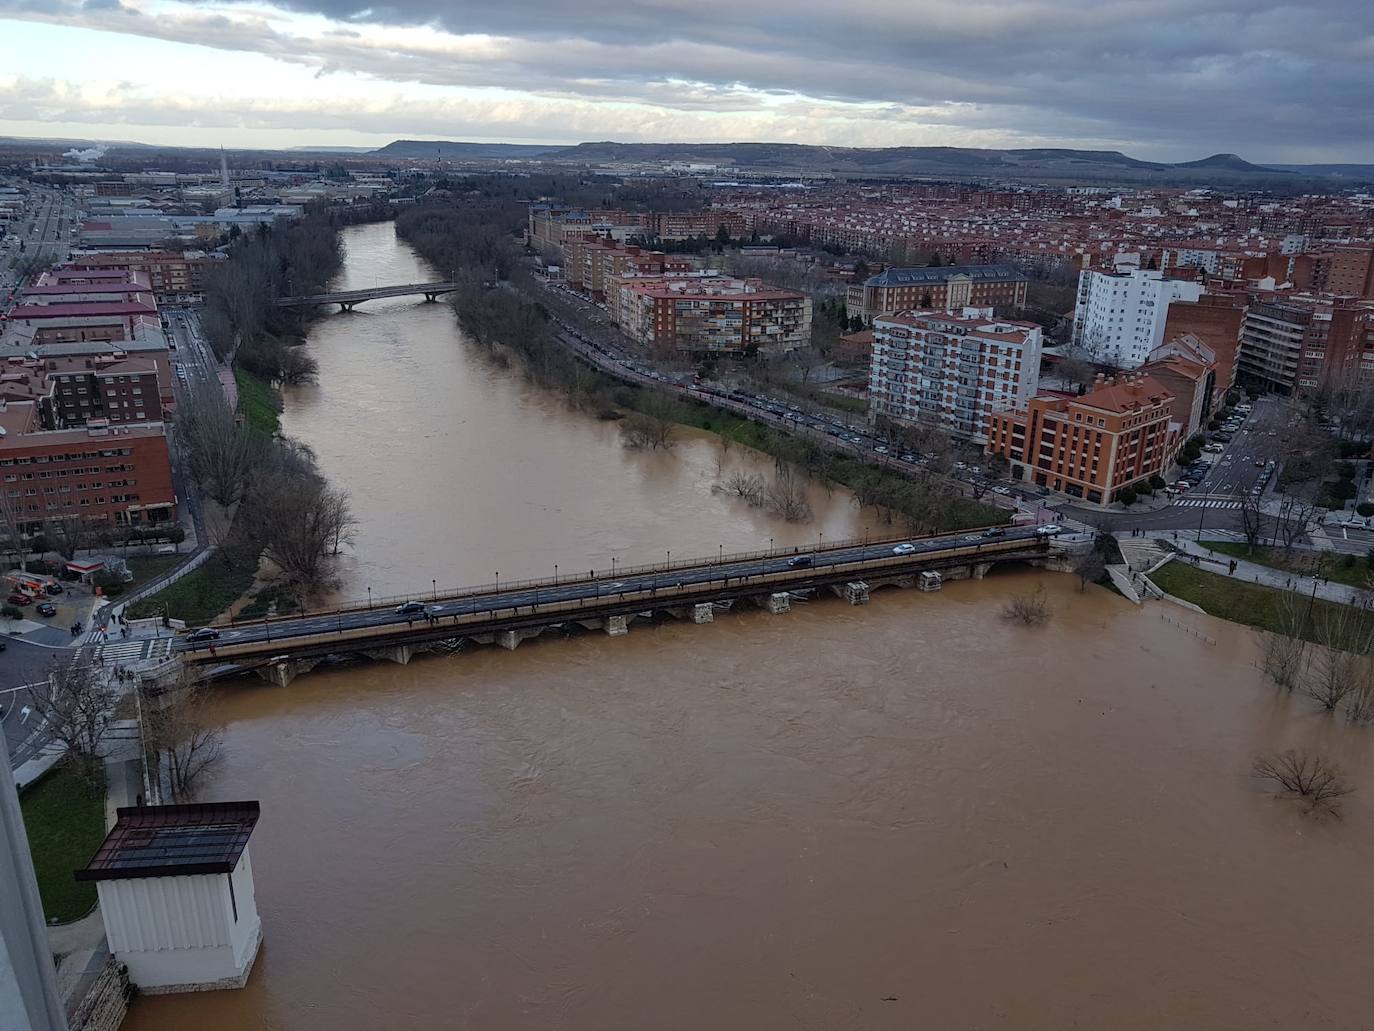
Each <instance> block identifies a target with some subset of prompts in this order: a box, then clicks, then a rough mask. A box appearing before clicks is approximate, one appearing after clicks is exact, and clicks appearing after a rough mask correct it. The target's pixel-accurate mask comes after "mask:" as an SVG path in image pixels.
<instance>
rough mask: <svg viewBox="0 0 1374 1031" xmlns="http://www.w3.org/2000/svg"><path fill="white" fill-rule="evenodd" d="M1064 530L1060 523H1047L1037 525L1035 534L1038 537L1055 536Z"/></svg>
mask: <svg viewBox="0 0 1374 1031" xmlns="http://www.w3.org/2000/svg"><path fill="white" fill-rule="evenodd" d="M1063 532H1064V528H1063V527H1062V526H1060V525H1059V524H1058V523H1046V524H1045V525H1044V526H1037V527H1036V528H1035V536H1037V537H1054V536H1056V535H1057V534H1061V533H1063Z"/></svg>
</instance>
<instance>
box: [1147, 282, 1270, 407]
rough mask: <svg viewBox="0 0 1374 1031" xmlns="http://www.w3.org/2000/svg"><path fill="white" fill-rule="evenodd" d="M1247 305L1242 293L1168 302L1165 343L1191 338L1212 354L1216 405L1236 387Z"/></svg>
mask: <svg viewBox="0 0 1374 1031" xmlns="http://www.w3.org/2000/svg"><path fill="white" fill-rule="evenodd" d="M1209 289H1210V287H1209ZM1248 304H1249V299H1248V298H1247V297H1246V295H1245V294H1244V293H1241V292H1228V293H1205V294H1203V295H1202V296H1201V297H1199V298H1198V299H1197V300H1196V301H1173V302H1171V303H1170V304H1169V308H1168V313H1167V315H1166V316H1165V319H1164V339H1165V340H1166V341H1168V340H1173V339H1175V338H1177V337H1181V336H1192V337H1196V338H1197V339H1198V340H1200V341H1201V342H1202V343H1203V344H1205V345H1206V346H1207V348H1208V349H1209V350H1210V351H1211V352H1212V354H1213V356H1214V361H1215V373H1216V397H1215V403H1217V404H1220V402H1221V399H1222V398H1223V397H1225V395H1226V391H1228V390H1230V389H1231V388H1232V387H1233V386H1235V383H1236V369H1237V364H1238V361H1239V358H1240V335H1241V330H1242V329H1243V328H1244V326H1245V309H1246V306H1247V305H1248Z"/></svg>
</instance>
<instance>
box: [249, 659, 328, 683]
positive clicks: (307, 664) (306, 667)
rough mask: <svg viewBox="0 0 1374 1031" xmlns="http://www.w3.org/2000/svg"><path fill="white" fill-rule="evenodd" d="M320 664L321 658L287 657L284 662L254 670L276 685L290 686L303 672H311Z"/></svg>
mask: <svg viewBox="0 0 1374 1031" xmlns="http://www.w3.org/2000/svg"><path fill="white" fill-rule="evenodd" d="M319 664H320V660H319V659H285V660H283V661H282V662H273V663H269V664H268V665H266V666H258V667H257V668H255V669H254V670H253V672H254V673H256V674H257V675H258V676H259V677H261V678H262V679H263V680H265V681H267V682H268V683H269V684H272V685H274V686H276V687H290V686H291V681H293V680H295V679H296V678H297V677H298V676H300V675H301V674H302V673H309V672H310V671H311V670H312V669H314V668H315V667H316V666H318V665H319Z"/></svg>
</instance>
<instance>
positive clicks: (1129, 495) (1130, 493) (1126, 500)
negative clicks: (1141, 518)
mask: <svg viewBox="0 0 1374 1031" xmlns="http://www.w3.org/2000/svg"><path fill="white" fill-rule="evenodd" d="M1116 500H1117V501H1119V502H1121V503H1122V504H1123V505H1134V504H1135V503H1136V496H1135V488H1134V487H1122V488H1121V490H1119V491H1117V494H1116Z"/></svg>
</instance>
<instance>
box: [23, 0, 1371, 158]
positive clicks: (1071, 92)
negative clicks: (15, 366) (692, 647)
mask: <svg viewBox="0 0 1374 1031" xmlns="http://www.w3.org/2000/svg"><path fill="white" fill-rule="evenodd" d="M0 4H3V5H4V7H3V9H0V18H3V19H4V21H5V24H6V28H7V30H8V40H9V43H10V55H9V56H10V61H9V66H8V67H7V69H6V72H5V73H4V74H3V75H0V97H3V98H4V101H5V103H4V105H3V108H0V111H3V117H0V134H3V135H12V136H19V137H30V138H32V137H52V136H58V137H69V138H73V139H83V140H86V139H99V138H101V137H112V138H116V139H119V138H123V139H128V140H131V141H136V142H140V143H146V144H147V145H150V146H191V147H218V146H225V147H232V148H234V149H254V150H288V149H298V148H301V147H330V146H334V147H369V148H374V149H375V148H377V147H380V146H384V145H385V144H386V143H388V142H391V141H392V140H394V139H420V140H426V141H433V142H444V141H462V142H510V143H528V144H532V145H571V144H575V143H578V142H585V141H599V140H606V139H614V140H616V141H617V142H625V143H649V142H661V143H689V142H698V143H701V142H708V141H747V142H764V143H798V144H807V145H814V146H853V147H862V148H879V147H887V146H949V147H969V148H992V149H1026V148H1058V149H1075V150H1107V151H1120V152H1121V153H1124V154H1127V155H1129V156H1131V157H1134V158H1137V159H1138V160H1145V161H1154V162H1161V163H1177V162H1180V161H1189V160H1196V159H1198V158H1199V157H1202V156H1206V155H1209V154H1214V153H1218V152H1221V153H1235V154H1240V155H1247V154H1259V153H1261V152H1263V154H1264V158H1263V162H1265V163H1271V164H1295V163H1304V164H1307V163H1355V164H1362V163H1374V131H1371V130H1374V113H1371V112H1370V111H1369V109H1368V105H1367V104H1366V103H1365V102H1364V98H1366V97H1368V96H1369V95H1374V68H1371V67H1370V62H1368V61H1367V60H1366V59H1365V54H1364V52H1363V47H1362V44H1361V43H1360V40H1361V39H1362V38H1364V36H1366V35H1367V29H1366V28H1363V27H1362V26H1363V25H1364V22H1363V17H1364V15H1363V11H1362V7H1361V5H1359V4H1356V3H1354V2H1353V0H1319V2H1317V3H1315V4H1313V5H1309V6H1308V7H1307V8H1305V9H1303V10H1301V11H1295V10H1293V9H1292V8H1291V7H1287V6H1284V5H1282V4H1279V3H1277V2H1272V0H1270V2H1263V0H1262V2H1261V4H1259V5H1253V4H1251V5H1239V4H1237V3H1235V2H1234V0H1205V2H1202V3H1198V2H1191V0H1190V2H1185V0H1161V2H1159V3H1155V4H1153V5H1151V7H1150V8H1149V22H1148V24H1142V23H1141V22H1140V20H1139V19H1136V18H1133V17H1130V16H1129V15H1130V12H1129V10H1122V9H1119V8H1107V9H1104V8H1101V7H1100V6H1099V5H1096V4H1093V3H1091V2H1090V0H1073V2H1068V3H1062V4H1058V5H1055V6H1053V7H1050V8H1047V7H1045V6H1044V5H1043V3H1042V2H1041V0H983V2H981V3H976V4H961V3H956V2H955V0H929V2H927V3H924V4H921V5H919V9H912V8H910V7H909V6H906V5H900V4H895V3H892V2H890V0H859V2H858V3H857V4H854V5H850V6H849V7H847V8H846V9H845V10H844V11H836V10H834V9H833V8H832V7H831V6H830V5H827V4H823V3H820V2H819V0H811V2H809V3H802V4H790V5H788V6H787V7H786V8H783V7H782V6H781V5H778V4H776V3H770V2H768V0H760V2H759V3H756V4H754V5H749V6H748V7H739V6H738V5H728V4H725V3H723V2H721V0H702V2H697V3H693V4H690V5H688V4H686V3H684V2H682V0H664V2H662V3H656V4H647V3H642V2H618V3H615V4H611V3H609V2H608V0H590V2H589V3H586V4H583V5H579V6H578V8H577V9H575V10H572V11H566V10H562V9H555V8H554V7H553V6H552V5H550V7H549V10H548V11H547V12H542V13H541V11H540V10H539V9H537V8H536V9H533V10H530V9H524V8H522V9H521V10H518V11H517V10H512V9H508V6H507V5H501V4H496V3H494V2H493V0H470V2H465V3H464V4H462V5H461V7H460V8H459V9H458V10H450V9H449V8H448V7H447V6H446V5H444V4H442V3H435V2H433V0H398V2H397V3H395V4H392V5H388V6H386V7H385V8H370V7H369V8H357V7H354V6H349V5H344V4H338V3H337V2H336V0H291V2H289V3H286V2H275V3H274V2H271V0H269V2H266V3H255V4H248V3H238V2H233V0H227V2H217V3H213V4H210V5H204V4H199V3H196V2H194V0H52V2H51V3H49V4H47V5H44V6H43V7H41V8H39V7H35V6H32V5H28V4H26V3H25V2H24V0H0ZM678 8H680V11H679V10H677V9H678ZM675 13H680V14H681V15H682V16H681V17H676V16H675ZM546 15H547V16H546ZM1152 26H1158V28H1155V27H1152ZM1165 26H1167V30H1166V29H1165V28H1164V27H1165ZM1247 160H1252V161H1255V160H1256V159H1255V158H1254V157H1248V158H1247ZM1257 163H1261V162H1257Z"/></svg>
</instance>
